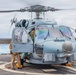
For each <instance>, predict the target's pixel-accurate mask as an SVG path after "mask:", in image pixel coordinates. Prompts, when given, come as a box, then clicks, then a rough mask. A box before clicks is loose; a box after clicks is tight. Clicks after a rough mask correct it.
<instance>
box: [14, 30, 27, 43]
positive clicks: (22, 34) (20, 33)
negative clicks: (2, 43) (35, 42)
mask: <svg viewBox="0 0 76 75" xmlns="http://www.w3.org/2000/svg"><path fill="white" fill-rule="evenodd" d="M27 38H28V36H27V33H26V31H25V30H21V29H16V30H15V32H14V42H15V43H26V42H27Z"/></svg>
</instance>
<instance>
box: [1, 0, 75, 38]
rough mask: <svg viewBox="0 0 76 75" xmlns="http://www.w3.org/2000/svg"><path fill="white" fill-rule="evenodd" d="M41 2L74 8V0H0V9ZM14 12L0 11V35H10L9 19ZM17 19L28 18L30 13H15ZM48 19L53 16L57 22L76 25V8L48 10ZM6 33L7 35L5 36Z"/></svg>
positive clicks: (64, 7) (52, 5)
mask: <svg viewBox="0 0 76 75" xmlns="http://www.w3.org/2000/svg"><path fill="white" fill-rule="evenodd" d="M35 4H41V5H46V6H51V7H55V8H63V9H68V8H69V9H70V8H75V9H76V0H1V1H0V10H4V9H5V10H6V9H19V8H24V7H26V6H31V5H35ZM14 15H15V13H4V14H2V13H0V37H10V35H11V34H9V35H8V32H9V29H10V20H11V19H12V18H13V17H14ZM16 16H17V18H18V20H20V19H22V18H25V19H27V18H30V13H29V14H28V13H17V15H16ZM46 17H48V18H49V19H51V18H54V19H55V20H56V21H57V22H58V24H64V25H68V26H72V27H74V28H75V27H76V22H75V21H76V10H68V11H67V10H66V11H58V12H53V13H52V12H49V13H47V14H46ZM7 35H8V36H7Z"/></svg>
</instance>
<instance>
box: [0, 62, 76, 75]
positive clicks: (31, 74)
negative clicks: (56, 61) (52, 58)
mask: <svg viewBox="0 0 76 75" xmlns="http://www.w3.org/2000/svg"><path fill="white" fill-rule="evenodd" d="M10 63H11V62H9V63H5V64H2V65H0V69H2V70H4V71H8V72H12V73H21V74H30V75H42V74H44V75H63V74H47V73H34V72H33V73H32V72H25V71H16V70H11V69H7V68H6V67H5V66H6V65H8V64H10ZM63 67H65V66H63ZM67 68H68V69H72V70H74V71H76V69H74V68H71V67H67ZM42 70H44V69H42ZM44 71H49V70H48V69H45V70H44ZM52 71H56V70H55V69H52ZM64 75H69V74H64ZM70 75H76V74H70Z"/></svg>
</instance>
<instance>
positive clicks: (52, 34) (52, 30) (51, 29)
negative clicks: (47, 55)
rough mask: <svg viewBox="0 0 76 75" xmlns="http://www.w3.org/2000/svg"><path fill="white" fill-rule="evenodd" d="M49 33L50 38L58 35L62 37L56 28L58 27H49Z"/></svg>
mask: <svg viewBox="0 0 76 75" xmlns="http://www.w3.org/2000/svg"><path fill="white" fill-rule="evenodd" d="M49 34H50V37H51V38H60V37H62V35H61V33H60V31H59V30H58V28H53V27H50V28H49Z"/></svg>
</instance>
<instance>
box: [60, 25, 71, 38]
mask: <svg viewBox="0 0 76 75" xmlns="http://www.w3.org/2000/svg"><path fill="white" fill-rule="evenodd" d="M59 30H60V32H61V34H62V35H63V36H64V37H66V38H70V37H71V36H72V33H71V30H70V29H69V28H68V27H66V26H60V27H59Z"/></svg>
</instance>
